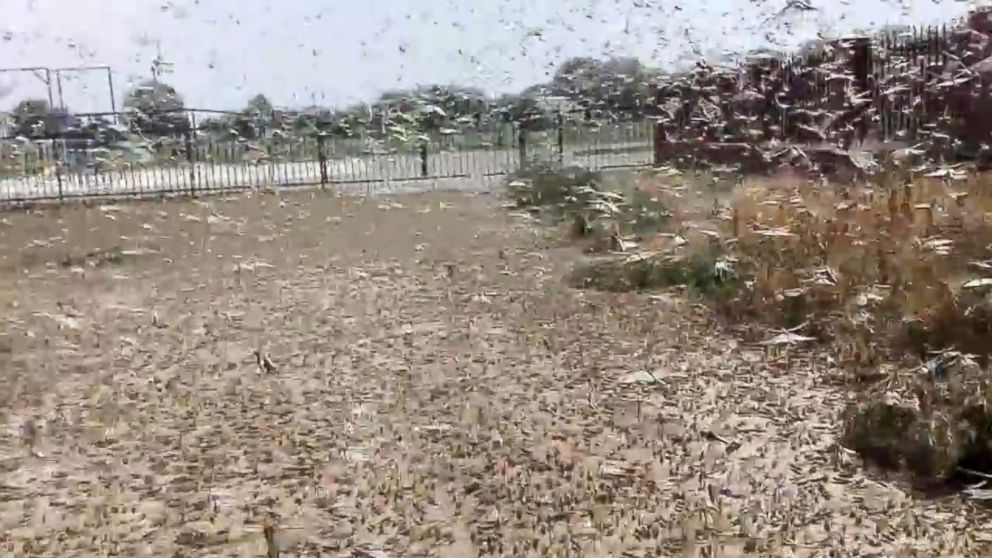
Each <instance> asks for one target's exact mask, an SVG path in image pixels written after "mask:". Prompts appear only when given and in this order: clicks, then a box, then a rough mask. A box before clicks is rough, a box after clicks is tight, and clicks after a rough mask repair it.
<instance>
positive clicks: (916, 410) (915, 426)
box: [575, 175, 992, 478]
mask: <svg viewBox="0 0 992 558" xmlns="http://www.w3.org/2000/svg"><path fill="white" fill-rule="evenodd" d="M638 187H639V188H640V189H641V190H642V191H644V192H650V193H651V195H652V196H653V197H654V198H655V199H657V200H658V202H659V203H660V204H661V205H663V206H664V207H666V208H667V209H668V210H669V212H670V215H671V217H672V218H671V222H670V223H669V226H668V227H667V228H666V229H665V231H664V233H663V234H660V235H656V236H655V237H654V238H650V239H642V240H641V242H640V243H639V246H638V247H637V248H638V249H639V251H641V252H642V255H641V256H637V257H629V256H628V257H625V258H613V259H611V260H607V261H605V262H603V261H598V262H592V263H590V264H587V265H583V266H580V267H579V268H578V269H577V271H576V273H575V276H576V278H577V280H576V282H575V284H577V285H583V286H591V287H596V288H600V289H604V290H614V291H625V290H634V289H645V288H655V287H665V286H671V285H682V286H686V287H690V288H691V290H693V291H696V292H699V293H702V294H704V295H706V296H707V298H708V299H709V302H710V303H711V305H712V306H713V307H715V308H716V309H717V310H718V313H719V315H720V316H722V317H724V318H729V319H730V320H731V322H732V323H734V324H736V325H737V327H736V328H735V329H736V330H738V331H740V332H742V333H744V334H745V336H746V338H749V339H756V337H754V336H755V335H761V336H765V337H768V336H769V335H771V334H768V333H766V332H767V330H768V328H778V329H780V330H784V331H787V332H788V334H787V335H779V336H778V337H777V338H776V339H778V340H779V341H781V342H782V343H785V344H791V343H793V342H796V341H808V340H820V341H824V342H827V343H829V345H830V346H831V348H832V350H833V351H834V360H835V362H837V363H838V364H840V365H841V366H843V367H844V368H845V369H846V370H847V371H848V372H849V374H848V378H851V379H853V380H854V381H855V383H856V384H858V385H860V386H861V387H860V388H859V389H863V387H864V386H865V385H868V386H870V387H869V389H868V396H867V397H866V398H865V400H866V401H868V402H869V403H867V404H866V405H867V406H865V407H864V408H861V409H859V410H858V411H857V412H853V413H852V414H851V416H850V418H849V420H848V421H847V422H848V429H847V441H848V443H849V445H850V446H851V447H853V448H855V449H858V450H859V451H862V453H864V454H865V455H868V456H871V457H873V458H876V460H877V461H879V462H882V463H884V464H886V465H900V466H907V467H909V468H910V469H914V470H915V471H917V472H919V473H922V474H924V475H925V476H929V477H938V478H948V477H951V476H954V475H955V474H956V473H957V472H959V471H958V470H959V465H960V464H962V463H967V464H968V465H969V468H974V469H979V470H980V471H989V472H992V451H989V449H988V448H986V445H987V444H988V443H990V441H989V438H988V434H992V415H990V413H989V412H987V411H986V410H985V408H986V407H987V406H988V405H989V404H990V403H992V400H987V399H986V396H985V395H984V394H986V393H989V390H990V385H989V381H988V377H989V376H988V374H986V373H985V372H984V371H985V370H987V368H988V365H989V356H990V354H992V345H990V344H989V343H988V340H989V339H990V334H992V298H990V297H989V293H990V292H992V220H990V216H992V193H990V189H989V183H988V179H987V177H984V176H977V177H975V176H973V177H970V178H967V179H965V180H958V181H954V182H951V181H948V180H944V179H940V178H917V179H915V180H913V181H901V180H896V179H894V178H893V177H889V180H888V183H885V184H875V185H864V184H849V185H832V184H826V183H823V184H820V183H811V182H810V181H808V180H805V179H800V178H794V177H790V176H780V177H777V178H773V179H767V178H766V179H754V180H746V181H744V183H743V184H742V185H740V186H739V187H738V188H736V189H735V190H733V191H727V190H724V189H719V188H707V187H705V186H703V187H701V186H700V185H699V184H698V182H696V183H693V182H692V181H691V180H684V179H682V178H681V177H678V178H674V179H673V178H671V177H670V178H667V179H658V178H653V177H649V176H646V175H644V176H642V177H641V178H640V179H639V181H638ZM644 252H646V253H644ZM617 262H620V263H619V264H618V263H617ZM645 270H648V271H645ZM741 326H743V327H741ZM921 365H923V370H922V371H921ZM878 392H888V393H889V394H890V395H892V394H899V395H900V397H897V399H899V401H901V402H903V403H905V404H902V406H895V405H893V404H891V400H892V398H891V397H890V398H888V401H889V403H883V401H884V400H886V398H883V397H880V396H879V395H878ZM906 413H908V414H909V415H911V416H913V417H914V420H913V421H908V422H907V420H903V419H900V418H893V416H896V415H898V416H902V414H906ZM879 417H882V419H879ZM883 423H884V425H882V424H883ZM879 425H882V426H879ZM876 429H877V430H879V432H878V434H877V436H876V437H877V438H879V440H875V439H868V437H866V436H867V434H866V433H868V432H872V431H874V430H876ZM881 439H885V440H881ZM880 440H881V441H880ZM921 444H922V445H921ZM924 446H925V448H924ZM926 448H929V449H926ZM893 452H896V453H898V452H903V453H902V454H900V455H895V454H893ZM883 454H886V455H883ZM923 455H926V456H927V457H926V458H923V457H921V456H923Z"/></svg>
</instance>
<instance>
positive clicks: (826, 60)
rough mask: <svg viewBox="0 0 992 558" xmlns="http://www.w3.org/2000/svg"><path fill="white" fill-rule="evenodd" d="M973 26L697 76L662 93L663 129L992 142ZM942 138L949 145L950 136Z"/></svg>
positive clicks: (983, 48)
mask: <svg viewBox="0 0 992 558" xmlns="http://www.w3.org/2000/svg"><path fill="white" fill-rule="evenodd" d="M968 25H969V26H971V27H961V26H958V27H953V28H952V27H947V26H940V27H937V26H926V27H914V28H909V29H908V30H903V31H898V32H885V33H880V34H878V35H876V36H873V37H853V38H844V39H839V40H836V41H831V42H825V43H823V44H821V45H820V48H818V49H815V50H813V51H811V52H809V53H807V54H804V55H802V56H795V57H792V58H788V59H774V58H766V59H763V60H758V61H754V62H752V63H750V64H748V65H747V66H745V67H744V68H742V69H741V71H740V72H737V73H734V72H720V71H714V72H710V73H706V72H702V73H699V72H697V73H696V74H695V75H694V76H692V77H691V78H690V79H688V80H683V81H682V83H680V84H676V85H673V86H670V87H668V88H662V89H661V90H660V92H659V98H658V104H659V106H665V107H666V111H667V112H668V114H669V115H670V117H669V120H670V125H669V126H668V128H667V130H666V131H667V133H669V134H670V135H671V136H672V137H679V138H683V139H697V138H701V139H708V140H710V141H725V142H726V141H736V142H755V141H757V142H761V141H769V140H772V139H775V140H780V141H785V142H789V143H798V144H809V143H819V142H829V143H840V144H843V145H846V146H847V147H850V146H852V145H853V144H854V143H855V142H858V143H859V144H864V143H865V141H866V140H874V141H875V142H876V143H880V144H886V143H888V142H891V141H897V142H904V143H910V142H918V141H924V140H934V139H937V140H946V141H945V143H952V142H953V140H955V139H956V140H960V142H959V143H960V144H961V145H959V146H958V147H959V148H961V149H964V151H965V152H967V151H968V150H973V149H975V148H976V147H977V146H979V145H980V144H981V143H983V142H990V141H992V97H990V95H989V88H988V79H987V77H988V76H992V65H990V63H989V62H987V61H985V60H986V57H987V56H989V55H990V54H992V49H990V48H989V47H988V41H987V35H986V34H984V33H982V32H978V31H974V26H975V25H979V24H978V23H976V21H972V20H970V21H969V24H968ZM948 138H949V139H948Z"/></svg>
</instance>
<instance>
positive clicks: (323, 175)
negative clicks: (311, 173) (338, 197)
mask: <svg viewBox="0 0 992 558" xmlns="http://www.w3.org/2000/svg"><path fill="white" fill-rule="evenodd" d="M326 137H327V134H325V133H324V132H317V161H319V163H320V189H321V190H324V189H325V188H326V187H327V153H326V152H325V151H324V140H325V138H326Z"/></svg>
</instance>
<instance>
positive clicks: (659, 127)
mask: <svg viewBox="0 0 992 558" xmlns="http://www.w3.org/2000/svg"><path fill="white" fill-rule="evenodd" d="M667 140H668V138H667V136H666V135H665V123H664V122H662V121H661V120H657V121H655V123H654V166H656V167H660V166H661V165H662V164H663V163H664V161H663V157H662V152H663V151H664V149H665V142H666V141H667Z"/></svg>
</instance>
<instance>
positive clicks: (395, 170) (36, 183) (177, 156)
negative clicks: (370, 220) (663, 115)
mask: <svg viewBox="0 0 992 558" xmlns="http://www.w3.org/2000/svg"><path fill="white" fill-rule="evenodd" d="M513 132H514V133H513V134H511V135H510V137H508V138H507V137H505V136H504V139H503V141H501V142H477V141H476V139H474V138H473V139H472V140H471V141H468V142H464V143H462V144H461V145H459V143H458V140H459V138H457V137H454V138H453V137H452V136H451V135H450V134H449V135H447V136H444V137H434V138H428V139H426V140H425V139H422V138H421V139H418V140H416V141H413V142H411V141H406V142H397V141H381V140H372V139H368V138H341V137H337V136H333V135H330V134H327V133H304V134H296V135H289V134H273V135H269V136H267V137H264V138H257V139H254V140H246V139H243V138H229V139H224V138H218V137H217V136H216V135H215V134H208V133H204V132H202V131H201V130H198V129H197V128H196V127H193V126H191V127H189V128H186V129H184V130H182V132H181V134H179V135H173V136H161V137H156V138H154V139H150V138H143V139H142V141H134V140H133V139H121V138H116V139H114V140H112V141H106V140H102V139H94V138H85V137H60V136H57V135H56V136H53V137H49V138H47V139H33V140H28V139H24V138H20V139H10V140H0V204H11V203H23V202H31V201H42V200H70V199H79V198H93V197H129V196H169V195H198V194H207V193H212V192H223V191H232V190H242V189H250V188H261V187H269V186H273V187H308V186H309V187H325V188H327V187H338V188H341V189H346V188H342V187H344V186H347V185H356V186H357V187H356V188H355V190H356V191H363V192H369V193H376V192H388V191H390V190H391V187H393V186H399V187H414V186H415V185H413V184H414V183H424V182H431V181H433V182H438V181H450V180H461V181H463V182H464V183H465V185H466V187H477V186H476V185H473V184H471V183H472V182H474V181H475V182H477V181H479V180H482V179H484V178H487V177H498V176H503V175H506V174H509V173H512V172H514V171H516V170H518V169H519V168H521V166H523V165H525V164H526V163H527V162H528V161H546V162H555V163H557V164H562V165H581V166H584V167H587V168H590V169H610V168H623V167H638V166H646V165H650V164H651V161H652V125H651V123H650V122H648V121H640V122H627V123H615V124H611V125H602V126H595V127H594V126H590V125H587V124H584V123H569V122H566V121H565V119H559V122H558V125H557V126H556V127H553V128H552V129H549V130H541V131H532V130H523V129H521V128H520V127H514V129H513ZM456 187H457V186H456Z"/></svg>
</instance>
